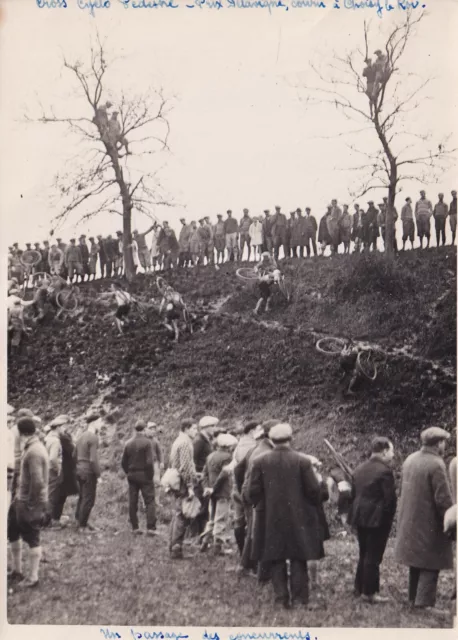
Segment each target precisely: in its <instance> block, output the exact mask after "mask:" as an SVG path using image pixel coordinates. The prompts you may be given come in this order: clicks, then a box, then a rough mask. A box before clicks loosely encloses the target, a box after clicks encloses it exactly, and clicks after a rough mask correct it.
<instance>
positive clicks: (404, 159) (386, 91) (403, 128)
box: [305, 11, 456, 256]
mask: <svg viewBox="0 0 458 640" xmlns="http://www.w3.org/2000/svg"><path fill="white" fill-rule="evenodd" d="M424 16H425V13H420V14H418V15H414V12H413V11H408V12H407V13H406V15H405V19H404V20H403V21H402V23H400V24H397V25H396V26H394V27H393V28H392V30H391V32H390V33H389V35H388V36H387V37H386V41H385V45H384V49H383V51H382V50H380V52H379V57H378V59H377V60H376V61H375V65H372V63H371V60H369V58H370V55H371V54H370V53H369V52H370V51H373V50H374V49H375V46H373V45H372V41H373V38H372V33H371V30H370V24H368V23H367V22H366V21H365V22H364V31H363V34H362V38H361V42H362V44H363V46H361V47H360V48H357V49H355V50H353V51H351V52H349V53H347V54H345V55H344V56H339V55H337V54H334V56H333V59H332V61H331V62H326V63H325V64H324V65H323V66H322V67H320V68H317V66H316V65H314V64H313V63H312V64H311V67H312V70H313V73H314V75H315V78H317V79H318V80H319V81H320V82H319V86H316V87H307V89H308V92H309V93H308V95H307V96H306V98H305V102H306V104H311V105H314V104H323V103H327V104H331V105H333V106H334V107H335V108H336V110H337V111H339V112H340V113H342V114H343V116H344V117H345V118H346V119H347V120H348V121H349V122H351V123H352V126H353V125H356V128H353V130H348V131H347V130H345V131H344V132H343V133H342V134H341V135H342V136H352V137H354V138H355V139H356V138H357V137H358V135H360V134H362V133H365V134H366V141H365V145H366V148H364V147H362V145H360V144H359V143H355V142H352V143H347V147H348V148H349V150H350V151H351V152H352V153H356V154H358V155H360V156H361V164H359V165H358V166H354V167H351V169H350V170H351V171H353V172H356V175H357V176H358V181H357V185H356V187H355V188H354V189H352V193H351V195H352V197H354V198H359V197H362V196H363V195H365V194H366V193H368V192H369V191H371V190H374V189H378V190H380V189H381V190H385V191H386V190H387V191H388V194H387V197H388V207H387V210H386V236H385V250H386V254H387V255H388V256H391V255H392V254H393V250H394V220H393V212H394V206H395V198H396V194H397V193H399V191H400V190H401V189H402V187H400V183H401V182H402V181H404V180H417V181H419V182H421V183H423V184H424V183H428V182H437V181H438V179H439V177H440V175H442V173H443V172H444V171H445V170H446V169H448V168H449V167H450V166H451V165H452V163H453V162H454V154H455V153H456V149H452V148H450V146H449V145H450V140H451V134H446V135H444V136H442V137H440V138H438V137H437V136H436V135H435V134H433V133H428V132H424V131H418V130H415V127H414V124H413V120H412V113H413V112H415V111H416V110H418V109H421V107H422V105H424V103H425V101H426V100H429V99H430V98H428V97H426V96H425V92H424V90H425V89H426V87H427V86H428V85H429V84H430V82H431V78H428V79H423V78H420V77H419V76H417V75H416V74H415V73H413V72H408V71H407V70H405V69H404V68H403V60H402V58H403V56H404V53H405V51H406V48H407V46H408V44H409V42H410V41H411V39H412V38H413V37H415V32H416V27H417V26H418V24H419V23H420V22H421V21H422V20H423V18H424ZM378 38H380V36H379V35H378ZM371 46H372V47H373V48H372V49H371V48H370V47H371ZM364 65H366V68H364ZM371 65H372V66H371ZM368 131H372V132H373V133H374V134H375V139H374V145H373V147H371V148H367V132H368Z"/></svg>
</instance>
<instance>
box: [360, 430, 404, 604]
mask: <svg viewBox="0 0 458 640" xmlns="http://www.w3.org/2000/svg"><path fill="white" fill-rule="evenodd" d="M393 455H394V451H393V445H392V443H391V442H390V441H389V440H388V438H374V440H373V441H372V445H371V457H370V458H369V460H366V462H363V463H362V464H360V465H359V466H358V467H357V468H356V469H355V471H354V473H353V498H354V500H353V504H352V506H351V509H350V514H349V521H350V524H352V525H353V526H354V527H355V528H356V531H357V537H358V545H359V561H358V567H357V570H356V578H355V594H356V595H358V596H362V598H363V599H364V600H366V601H367V602H370V603H380V602H388V599H387V598H383V597H381V596H379V595H378V592H379V591H380V564H381V563H382V560H383V554H384V552H385V548H386V544H387V542H388V537H389V535H390V531H391V526H392V524H393V519H394V514H395V512H396V502H397V498H396V488H395V484H394V475H393V472H392V470H391V468H390V464H391V461H392V459H393Z"/></svg>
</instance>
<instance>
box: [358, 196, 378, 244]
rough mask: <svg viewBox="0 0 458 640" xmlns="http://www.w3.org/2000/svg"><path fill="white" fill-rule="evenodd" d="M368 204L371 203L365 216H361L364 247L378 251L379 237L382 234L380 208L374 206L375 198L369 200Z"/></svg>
mask: <svg viewBox="0 0 458 640" xmlns="http://www.w3.org/2000/svg"><path fill="white" fill-rule="evenodd" d="M367 204H368V205H369V206H368V208H367V211H366V213H365V214H364V216H361V223H362V232H363V233H362V235H363V243H364V249H365V250H366V249H371V248H372V249H373V250H374V251H376V250H377V238H378V237H379V235H380V233H379V228H378V209H377V208H376V207H375V206H374V201H373V200H369V202H368V203H367Z"/></svg>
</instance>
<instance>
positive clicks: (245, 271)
mask: <svg viewBox="0 0 458 640" xmlns="http://www.w3.org/2000/svg"><path fill="white" fill-rule="evenodd" d="M235 275H236V276H237V278H240V280H243V281H244V282H250V281H252V280H257V279H258V278H259V274H258V273H257V271H255V270H254V269H253V268H252V267H240V269H237V271H236V272H235Z"/></svg>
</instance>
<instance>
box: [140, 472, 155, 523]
mask: <svg viewBox="0 0 458 640" xmlns="http://www.w3.org/2000/svg"><path fill="white" fill-rule="evenodd" d="M140 490H141V492H142V498H143V502H144V503H145V509H146V528H147V529H150V530H154V529H155V528H156V492H155V489H154V482H147V483H145V484H143V485H142V486H141V488H140Z"/></svg>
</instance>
